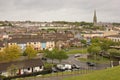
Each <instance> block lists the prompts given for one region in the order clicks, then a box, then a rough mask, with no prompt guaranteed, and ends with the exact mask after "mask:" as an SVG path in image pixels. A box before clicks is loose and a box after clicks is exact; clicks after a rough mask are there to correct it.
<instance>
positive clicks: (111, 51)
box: [108, 49, 120, 57]
mask: <svg viewBox="0 0 120 80" xmlns="http://www.w3.org/2000/svg"><path fill="white" fill-rule="evenodd" d="M108 52H109V54H110V56H112V57H113V56H120V50H117V49H109V50H108Z"/></svg>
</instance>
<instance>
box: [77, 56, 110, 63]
mask: <svg viewBox="0 0 120 80" xmlns="http://www.w3.org/2000/svg"><path fill="white" fill-rule="evenodd" d="M78 60H80V61H81V62H94V63H109V62H110V60H109V59H108V58H104V57H99V60H95V59H86V58H78Z"/></svg>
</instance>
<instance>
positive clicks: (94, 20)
mask: <svg viewBox="0 0 120 80" xmlns="http://www.w3.org/2000/svg"><path fill="white" fill-rule="evenodd" d="M93 24H94V26H95V25H96V24H97V16H96V10H95V11H94V17H93Z"/></svg>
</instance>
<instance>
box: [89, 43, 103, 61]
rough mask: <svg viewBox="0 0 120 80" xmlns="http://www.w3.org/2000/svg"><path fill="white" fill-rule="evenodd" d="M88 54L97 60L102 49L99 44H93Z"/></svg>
mask: <svg viewBox="0 0 120 80" xmlns="http://www.w3.org/2000/svg"><path fill="white" fill-rule="evenodd" d="M87 50H88V52H89V53H90V54H91V55H93V56H94V58H95V59H97V55H98V54H99V53H100V51H101V47H100V46H98V45H97V44H92V45H91V46H89V47H88V49H87Z"/></svg>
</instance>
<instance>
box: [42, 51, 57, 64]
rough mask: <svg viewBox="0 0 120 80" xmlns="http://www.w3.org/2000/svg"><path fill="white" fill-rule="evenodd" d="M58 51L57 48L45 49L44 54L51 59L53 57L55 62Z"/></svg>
mask: <svg viewBox="0 0 120 80" xmlns="http://www.w3.org/2000/svg"><path fill="white" fill-rule="evenodd" d="M56 52H57V50H56V49H53V50H51V51H49V50H45V51H44V56H45V57H47V58H49V59H51V60H52V63H53V61H54V59H56Z"/></svg>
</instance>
